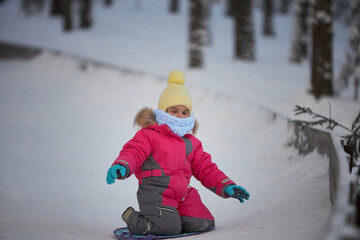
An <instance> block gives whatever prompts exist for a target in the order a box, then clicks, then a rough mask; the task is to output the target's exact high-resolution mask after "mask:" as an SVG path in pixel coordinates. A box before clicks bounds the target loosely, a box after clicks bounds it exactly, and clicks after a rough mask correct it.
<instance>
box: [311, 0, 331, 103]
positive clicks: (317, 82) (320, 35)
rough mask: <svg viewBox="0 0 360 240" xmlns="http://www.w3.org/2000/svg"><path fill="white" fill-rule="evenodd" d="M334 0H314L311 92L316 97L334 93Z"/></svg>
mask: <svg viewBox="0 0 360 240" xmlns="http://www.w3.org/2000/svg"><path fill="white" fill-rule="evenodd" d="M331 2H332V0H314V6H313V26H312V63H311V92H312V94H313V95H314V96H315V97H316V98H320V97H321V96H324V95H328V96H332V95H333V86H332V78H333V70H332V31H333V29H332V11H331Z"/></svg>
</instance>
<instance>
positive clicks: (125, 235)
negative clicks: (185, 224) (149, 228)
mask: <svg viewBox="0 0 360 240" xmlns="http://www.w3.org/2000/svg"><path fill="white" fill-rule="evenodd" d="M213 229H214V228H212V229H210V230H208V231H205V232H194V233H180V234H176V235H169V236H158V235H152V234H149V235H132V234H131V233H130V232H129V230H128V229H127V227H122V228H118V229H115V230H114V234H115V236H116V237H117V239H118V240H153V239H170V238H179V237H187V236H192V235H199V234H202V233H206V232H209V231H212V230H213Z"/></svg>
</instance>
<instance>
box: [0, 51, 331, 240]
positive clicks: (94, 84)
mask: <svg viewBox="0 0 360 240" xmlns="http://www.w3.org/2000/svg"><path fill="white" fill-rule="evenodd" d="M44 66H47V70H44V69H43V67H44ZM0 69H1V88H0V89H1V93H0V96H1V101H0V110H1V113H2V117H1V120H0V124H1V125H0V127H1V129H2V134H1V137H0V143H1V145H0V146H1V151H0V152H1V155H0V156H1V168H0V184H1V185H0V189H1V195H0V204H1V207H0V208H1V218H0V219H1V220H0V226H1V228H0V236H1V239H50V237H51V239H99V238H101V239H104V238H105V239H106V238H109V239H111V237H110V235H111V231H112V230H113V229H114V228H115V227H116V226H123V225H124V224H123V223H122V221H121V219H120V215H121V213H122V211H123V210H124V209H125V208H126V207H128V206H129V205H133V206H135V207H137V203H136V198H135V196H136V188H137V186H136V185H137V182H136V179H135V178H134V177H131V178H130V179H129V180H126V181H123V182H118V183H117V184H115V185H111V186H108V185H107V184H106V182H105V176H106V171H107V169H108V167H109V165H110V164H111V163H112V161H113V160H114V159H115V158H116V156H117V154H118V152H119V151H120V149H121V146H122V145H123V144H124V143H125V141H127V140H128V139H130V138H131V137H132V136H133V134H134V133H135V130H136V129H134V128H132V119H133V117H134V115H135V114H136V111H137V110H139V109H140V108H141V107H143V106H144V104H145V103H147V102H148V103H155V102H156V101H157V95H158V94H157V93H160V91H161V90H162V89H163V88H164V86H165V84H166V83H165V81H163V80H159V79H156V78H152V77H148V76H142V75H133V74H126V73H122V72H118V71H115V70H111V69H106V68H102V67H97V66H92V65H88V67H87V70H86V71H83V70H82V69H81V68H80V63H79V62H78V61H77V60H72V59H68V58H66V57H59V56H55V55H53V54H48V53H44V54H42V55H41V56H39V57H38V58H36V59H34V60H31V61H29V62H28V61H19V60H12V61H1V63H0ZM15 69H16V70H15ZM14 70H15V71H14ZM30 76H31V77H30ZM139 86H141V87H139ZM190 91H191V92H192V94H193V95H194V96H195V97H194V102H195V103H196V105H197V106H198V108H197V110H196V116H197V118H198V119H199V121H200V129H199V134H198V137H199V138H200V139H202V140H203V144H204V148H205V150H208V151H209V152H210V153H211V154H212V156H213V159H214V161H215V162H216V163H217V164H218V165H219V167H220V168H221V169H222V170H223V171H224V172H226V173H227V174H228V175H229V176H230V177H231V178H233V179H234V181H236V182H237V183H238V184H240V185H242V186H244V187H246V188H247V189H248V190H249V191H250V193H251V200H250V201H248V202H247V203H245V204H240V203H239V202H238V201H236V200H234V199H227V200H224V199H221V198H219V197H217V196H216V195H214V194H213V193H211V192H209V191H208V190H206V189H205V188H204V187H202V186H200V185H199V183H197V182H196V181H193V183H192V185H194V186H196V187H197V188H198V189H199V191H200V193H201V195H202V197H203V201H204V202H205V203H206V204H207V206H208V207H209V208H210V210H211V211H212V212H213V214H214V216H215V217H216V222H217V230H216V231H215V232H213V233H209V234H207V236H195V237H192V238H193V239H204V238H207V239H219V238H221V239H226V238H227V236H229V237H230V236H231V235H234V234H236V235H237V236H238V237H239V238H240V239H241V238H243V239H261V238H263V239H289V236H291V239H318V236H319V235H321V234H322V233H323V229H324V226H325V224H326V219H327V217H328V214H329V208H330V203H329V196H328V194H329V193H328V192H329V191H328V175H327V166H328V159H327V157H322V156H320V155H319V154H317V153H313V154H311V155H308V156H307V157H305V158H303V157H298V156H297V154H296V150H295V149H292V148H288V147H286V143H287V139H288V138H287V137H288V135H289V132H288V129H287V127H286V126H287V124H286V121H285V120H283V119H276V121H275V122H274V119H273V118H272V115H271V114H269V113H268V112H266V111H263V110H261V109H260V108H258V107H256V106H252V105H249V104H246V103H243V102H241V101H238V100H233V99H230V98H228V97H226V96H223V95H219V94H217V93H215V92H210V93H208V92H206V91H205V90H203V89H202V88H197V87H192V88H191V90H190ZM134 96H136V97H134ZM138 96H139V97H138ZM274 136H276V138H275V139H274ZM284 226H286V228H285V229H284ZM304 234H305V235H304Z"/></svg>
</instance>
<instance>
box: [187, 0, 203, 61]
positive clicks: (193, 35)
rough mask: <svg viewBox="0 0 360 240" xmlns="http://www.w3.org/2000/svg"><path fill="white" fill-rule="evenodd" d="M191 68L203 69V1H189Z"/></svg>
mask: <svg viewBox="0 0 360 240" xmlns="http://www.w3.org/2000/svg"><path fill="white" fill-rule="evenodd" d="M189 7H190V14H189V16H190V39H189V40H190V61H189V66H190V67H191V68H202V67H203V64H204V63H203V57H204V56H203V55H204V53H203V47H202V46H203V31H204V29H203V26H204V24H203V19H202V18H203V0H189Z"/></svg>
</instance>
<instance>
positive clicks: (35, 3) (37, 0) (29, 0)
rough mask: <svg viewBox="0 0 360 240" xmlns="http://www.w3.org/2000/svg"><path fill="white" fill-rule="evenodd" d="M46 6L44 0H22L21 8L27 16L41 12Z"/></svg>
mask: <svg viewBox="0 0 360 240" xmlns="http://www.w3.org/2000/svg"><path fill="white" fill-rule="evenodd" d="M44 8H45V2H44V0H22V2H21V9H22V11H23V12H24V13H25V15H26V16H31V15H35V14H40V13H41V12H42V11H43V10H44Z"/></svg>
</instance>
